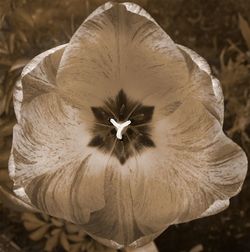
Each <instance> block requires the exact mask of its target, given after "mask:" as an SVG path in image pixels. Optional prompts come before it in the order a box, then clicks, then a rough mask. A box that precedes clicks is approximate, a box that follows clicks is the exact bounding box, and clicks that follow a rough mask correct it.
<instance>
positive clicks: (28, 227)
mask: <svg viewBox="0 0 250 252" xmlns="http://www.w3.org/2000/svg"><path fill="white" fill-rule="evenodd" d="M45 224H46V223H45V222H42V221H41V222H40V223H38V222H29V221H25V222H24V223H23V225H24V227H25V229H26V230H28V231H33V230H36V229H38V228H40V227H42V226H44V225H45Z"/></svg>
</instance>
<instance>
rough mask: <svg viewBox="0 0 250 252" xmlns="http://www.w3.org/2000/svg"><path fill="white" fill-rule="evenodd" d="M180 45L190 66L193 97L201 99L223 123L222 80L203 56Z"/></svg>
mask: <svg viewBox="0 0 250 252" xmlns="http://www.w3.org/2000/svg"><path fill="white" fill-rule="evenodd" d="M178 47H179V48H180V50H181V52H182V53H183V56H184V57H185V59H186V62H187V65H188V66H189V68H190V76H191V78H190V86H191V89H192V93H191V95H192V97H194V99H197V100H199V101H201V103H202V104H203V105H204V106H205V107H206V108H207V109H208V110H209V111H210V113H211V114H212V115H214V116H215V117H216V118H217V119H218V120H219V122H220V123H221V125H222V124H223V120H224V97H223V93H222V88H221V85H220V82H219V81H218V79H216V78H215V77H214V76H213V75H212V74H211V69H210V67H209V65H208V64H207V62H206V61H205V60H204V59H203V58H202V57H201V56H199V55H198V54H197V53H196V52H194V51H192V50H190V49H189V48H186V47H184V46H181V45H178Z"/></svg>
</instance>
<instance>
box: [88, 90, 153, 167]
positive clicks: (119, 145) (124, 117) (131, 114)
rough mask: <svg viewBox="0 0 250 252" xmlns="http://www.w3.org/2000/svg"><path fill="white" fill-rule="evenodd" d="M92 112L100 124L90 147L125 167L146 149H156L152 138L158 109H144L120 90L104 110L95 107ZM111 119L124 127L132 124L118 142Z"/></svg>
mask: <svg viewBox="0 0 250 252" xmlns="http://www.w3.org/2000/svg"><path fill="white" fill-rule="evenodd" d="M91 110H92V112H93V114H94V117H95V120H96V122H95V125H94V126H93V129H92V130H91V133H92V135H93V137H92V139H91V141H90V142H89V144H88V146H91V147H96V148H98V149H99V150H101V151H103V152H104V153H111V155H113V156H115V157H116V158H117V159H118V160H119V161H120V163H121V164H124V163H125V162H126V161H127V160H128V159H129V158H130V157H132V156H134V155H137V154H139V153H141V152H142V151H143V150H144V149H145V148H149V147H155V144H154V142H153V140H152V139H151V135H150V131H151V128H150V121H151V120H152V117H153V112H154V106H144V105H142V104H141V103H140V102H136V101H133V100H131V99H129V98H128V97H127V95H126V94H125V92H124V91H123V90H120V91H119V93H118V94H117V96H116V97H115V98H108V99H106V100H105V101H104V104H103V106H102V107H91ZM110 119H114V120H115V121H116V122H121V123H122V122H125V121H128V120H130V121H131V124H130V125H129V126H128V127H127V128H126V130H125V132H123V135H122V139H117V137H116V129H115V127H114V125H112V123H111V122H110Z"/></svg>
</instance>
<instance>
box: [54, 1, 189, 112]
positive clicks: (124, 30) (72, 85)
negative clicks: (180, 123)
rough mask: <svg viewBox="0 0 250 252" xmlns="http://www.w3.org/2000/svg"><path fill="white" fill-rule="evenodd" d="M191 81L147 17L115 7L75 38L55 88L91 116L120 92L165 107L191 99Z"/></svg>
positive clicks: (182, 62) (182, 61)
mask: <svg viewBox="0 0 250 252" xmlns="http://www.w3.org/2000/svg"><path fill="white" fill-rule="evenodd" d="M109 7H110V6H109ZM104 9H105V8H104ZM137 13H138V14H137ZM188 79H189V72H188V67H187V65H186V62H185V59H184V57H183V55H182V53H181V52H180V51H179V49H178V48H177V46H176V45H175V43H174V42H173V41H172V40H171V39H170V37H169V36H168V35H167V34H166V33H165V32H164V31H163V30H162V29H161V28H160V27H159V25H157V24H156V23H155V22H154V20H153V19H152V18H150V16H149V14H147V13H146V12H145V11H144V10H142V9H141V8H140V7H138V6H135V5H132V4H125V5H124V4H117V3H114V5H113V6H112V7H110V8H107V10H105V11H103V12H102V11H100V12H99V11H98V14H95V15H92V16H91V18H88V19H87V20H86V21H85V22H84V23H83V24H82V25H81V27H80V28H79V29H78V30H77V32H76V33H75V35H74V36H73V37H72V39H71V41H70V42H69V44H68V46H67V48H66V50H65V52H64V54H63V57H62V60H61V63H60V66H59V69H58V75H57V84H58V87H59V90H60V92H61V93H62V95H63V96H64V97H67V98H68V99H71V100H73V101H74V104H75V105H79V106H82V107H85V108H86V109H88V110H89V107H90V106H93V105H95V106H100V105H101V103H102V102H103V99H106V98H108V97H114V96H116V94H117V93H118V92H119V91H120V90H121V89H123V90H124V91H125V93H126V94H128V96H129V97H131V98H132V99H135V100H139V101H142V100H144V101H145V100H146V101H147V103H148V104H149V105H150V103H153V104H155V103H157V104H158V105H159V106H160V104H161V103H162V104H164V105H166V103H171V102H173V101H175V100H176V99H177V97H178V99H181V96H183V95H184V93H188V91H189V89H188V87H187V82H188ZM176 93H178V94H179V95H178V96H177V95H176Z"/></svg>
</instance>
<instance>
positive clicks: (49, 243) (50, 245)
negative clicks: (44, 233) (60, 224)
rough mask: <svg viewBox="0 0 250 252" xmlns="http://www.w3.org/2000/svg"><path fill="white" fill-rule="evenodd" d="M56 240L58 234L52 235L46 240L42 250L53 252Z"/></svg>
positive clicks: (56, 243)
mask: <svg viewBox="0 0 250 252" xmlns="http://www.w3.org/2000/svg"><path fill="white" fill-rule="evenodd" d="M58 238H59V233H57V234H55V235H52V236H51V237H49V239H48V240H47V242H46V244H45V247H44V250H45V251H49V252H50V251H53V249H54V248H55V247H56V246H57V245H58Z"/></svg>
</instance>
